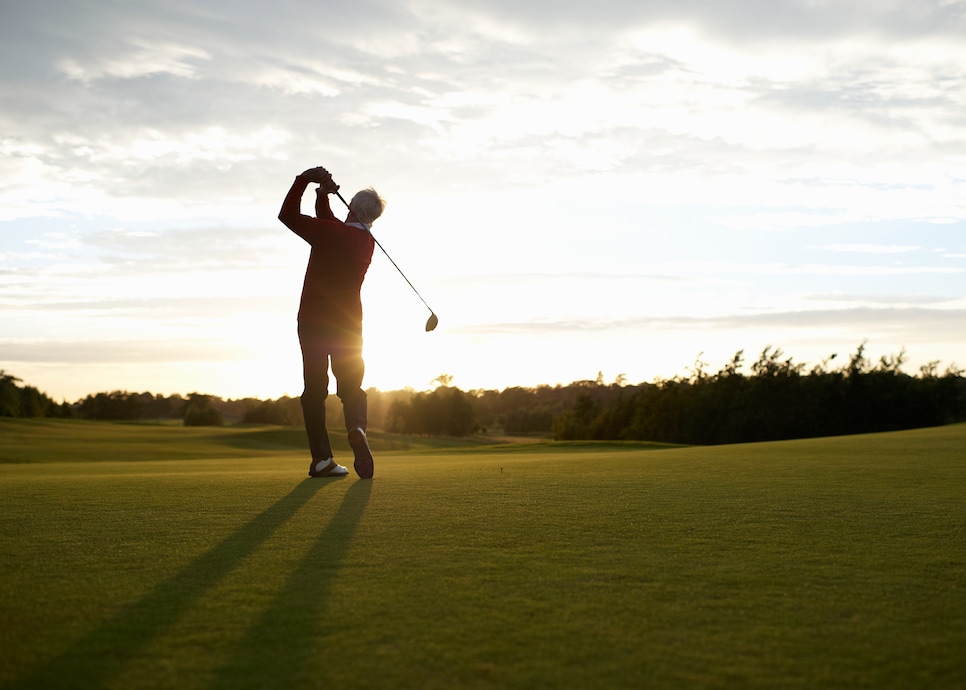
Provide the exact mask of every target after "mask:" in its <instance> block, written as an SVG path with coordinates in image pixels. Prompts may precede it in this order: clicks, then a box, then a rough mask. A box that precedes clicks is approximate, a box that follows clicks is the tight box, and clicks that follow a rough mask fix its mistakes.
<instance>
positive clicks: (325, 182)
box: [278, 168, 386, 479]
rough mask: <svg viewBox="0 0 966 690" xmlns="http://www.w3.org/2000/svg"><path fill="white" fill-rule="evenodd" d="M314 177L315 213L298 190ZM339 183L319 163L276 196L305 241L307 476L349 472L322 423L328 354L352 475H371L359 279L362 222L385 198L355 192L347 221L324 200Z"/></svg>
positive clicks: (366, 240)
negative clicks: (282, 198)
mask: <svg viewBox="0 0 966 690" xmlns="http://www.w3.org/2000/svg"><path fill="white" fill-rule="evenodd" d="M310 183H317V184H318V185H319V188H318V189H317V190H316V199H315V215H316V217H315V218H312V217H311V216H306V215H303V214H302V212H301V202H302V195H303V194H304V193H305V189H306V187H308V185H309V184H310ZM338 190H339V186H338V185H337V184H335V183H334V182H333V181H332V175H330V174H329V172H328V171H327V170H326V169H325V168H310V169H309V170H306V171H305V172H303V173H302V174H301V175H298V176H297V177H296V178H295V182H293V183H292V187H291V189H289V191H288V194H287V195H286V196H285V201H283V202H282V210H281V211H279V214H278V219H279V220H280V221H282V223H284V224H285V226H286V227H288V228H289V229H290V230H291V231H292V232H294V233H295V234H296V235H298V236H299V237H301V238H302V239H303V240H305V241H306V242H308V243H309V245H310V246H311V247H312V249H311V252H310V253H309V263H308V267H307V268H306V269H305V282H304V283H303V285H302V301H301V304H300V306H299V313H298V334H299V345H300V346H301V348H302V376H303V379H304V382H305V389H304V390H303V392H302V400H301V402H302V414H303V416H304V418H305V433H306V435H307V436H308V439H309V449H310V451H311V453H312V463H311V464H310V465H309V476H310V477H344V476H346V475H347V474H348V473H349V471H348V470H347V469H346V468H345V467H343V466H342V465H340V464H338V463H337V462H336V461H335V459H334V458H333V454H332V445H331V444H330V442H329V434H328V431H327V430H326V426H325V400H326V398H327V397H328V395H329V361H330V360H331V362H332V374H333V376H335V379H336V395H338V396H339V399H340V400H341V401H342V408H343V411H344V412H345V425H346V431H347V432H348V437H349V445H350V446H351V447H352V451H353V455H354V456H355V462H354V463H353V467H354V468H355V471H356V474H358V475H359V476H360V477H361V478H363V479H371V478H372V473H373V464H372V452H371V451H370V450H369V442H368V440H367V439H366V428H367V423H368V407H367V401H366V393H365V391H364V390H362V377H363V375H364V373H365V364H364V362H363V360H362V298H361V295H360V292H361V290H362V281H363V280H365V277H366V271H367V270H368V268H369V264H370V262H371V261H372V252H373V248H374V246H375V244H374V242H373V239H372V235H371V234H369V230H368V228H367V227H366V226H367V225H369V224H371V223H372V222H373V221H374V220H376V218H378V217H379V216H380V215H382V211H383V209H384V208H385V205H386V202H385V201H383V200H382V199H381V198H380V197H379V195H378V194H377V193H376V191H375V190H374V189H372V188H369V189H364V190H362V191H360V192H358V193H357V194H356V195H355V196H354V197H352V200H351V201H350V202H349V213H348V215H347V216H346V219H345V222H342V221H340V220H338V219H337V218H336V217H335V215H334V214H333V213H332V209H331V207H330V206H329V194H334V193H335V192H337V191H338Z"/></svg>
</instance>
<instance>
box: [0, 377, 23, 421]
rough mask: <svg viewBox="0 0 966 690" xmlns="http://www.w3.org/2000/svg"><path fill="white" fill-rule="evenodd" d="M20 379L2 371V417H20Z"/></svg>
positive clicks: (0, 382) (0, 408)
mask: <svg viewBox="0 0 966 690" xmlns="http://www.w3.org/2000/svg"><path fill="white" fill-rule="evenodd" d="M18 383H20V379H18V378H17V377H16V376H11V375H10V374H8V373H7V372H6V371H4V370H2V369H0V417H19V416H20V410H21V398H20V387H19V386H18V385H17V384H18Z"/></svg>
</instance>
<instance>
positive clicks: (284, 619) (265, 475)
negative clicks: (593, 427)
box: [0, 420, 966, 689]
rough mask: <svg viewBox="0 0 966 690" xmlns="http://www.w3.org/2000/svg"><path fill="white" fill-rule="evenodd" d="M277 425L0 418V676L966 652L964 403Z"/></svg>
mask: <svg viewBox="0 0 966 690" xmlns="http://www.w3.org/2000/svg"><path fill="white" fill-rule="evenodd" d="M294 433H296V432H290V431H286V430H276V429H268V428H253V429H239V428H225V429H185V428H183V427H177V426H160V425H155V426H153V425H124V424H101V423H85V422H76V421H70V420H64V421H44V420H38V421H35V420H26V421H19V420H18V421H4V422H0V461H2V463H3V464H0V494H2V496H3V501H2V502H0V553H2V554H3V555H4V557H3V559H0V583H2V584H0V621H2V623H0V649H3V650H4V652H3V654H2V655H0V686H3V687H11V688H48V687H76V686H80V685H82V686H84V687H88V688H130V687H145V688H175V687H177V688H274V687H277V688H292V687H307V688H314V687H318V688H333V687H338V688H406V687H413V688H421V689H423V688H536V687H543V688H642V687H648V688H664V687H667V688H679V687H689V688H733V687H743V688H747V687H751V688H775V687H803V688H806V687H807V688H815V687H823V688H826V687H849V688H862V687H867V688H910V687H929V688H943V687H949V688H953V687H961V682H962V679H963V678H964V677H966V661H964V660H963V655H962V649H963V648H966V597H964V596H963V592H964V591H966V547H964V541H963V536H964V534H966V502H964V501H963V497H964V496H966V453H964V452H963V451H964V450H966V425H956V426H951V427H941V428H936V429H923V430H916V431H909V432H900V433H893V434H880V435H868V436H853V437H840V438H834V439H814V440H809V441H796V442H784V443H768V444H754V445H735V446H720V447H714V448H699V447H691V448H663V449H660V448H658V449H650V448H648V447H642V446H637V445H624V444H603V445H600V444H598V445H584V446H581V445H567V446H562V445H559V444H542V445H530V446H527V447H519V448H510V447H494V448H478V447H477V448H470V449H464V448H459V447H449V448H446V447H442V446H441V444H432V446H433V447H429V446H428V445H423V446H421V447H411V448H403V447H401V446H402V444H403V443H404V441H403V440H401V439H391V438H389V437H383V438H379V437H374V438H373V448H374V450H375V452H376V456H377V460H376V477H375V479H374V480H373V481H371V482H363V481H359V480H356V479H355V478H353V477H350V478H347V479H342V480H309V479H307V478H305V476H304V474H305V469H306V461H305V458H304V451H302V450H301V445H302V441H301V439H299V438H296V437H295V436H294V435H292V434H294ZM299 433H300V432H299ZM410 442H411V441H410ZM380 443H384V445H382V446H381V445H380ZM394 443H395V444H398V445H399V446H400V447H397V448H392V447H391V446H392V444H394ZM337 452H338V451H337ZM342 459H347V456H345V455H344V456H342ZM102 460H110V462H103V461H102Z"/></svg>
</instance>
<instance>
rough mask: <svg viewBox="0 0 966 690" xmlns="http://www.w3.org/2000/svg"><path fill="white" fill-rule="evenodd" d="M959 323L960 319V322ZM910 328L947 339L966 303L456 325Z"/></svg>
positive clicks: (965, 332)
mask: <svg viewBox="0 0 966 690" xmlns="http://www.w3.org/2000/svg"><path fill="white" fill-rule="evenodd" d="M960 324H962V325H960ZM841 326H848V327H849V328H850V329H856V330H858V331H861V329H863V328H866V329H875V330H886V331H890V332H909V333H914V332H915V331H916V330H917V329H920V328H923V329H929V330H930V332H932V330H933V329H938V328H942V329H944V330H945V331H946V333H947V336H948V340H949V342H956V341H958V340H962V339H963V338H964V337H966V309H925V308H918V307H894V308H870V307H855V308H850V309H824V310H812V311H788V312H769V313H761V314H727V315H721V316H700V317H692V316H670V317H649V316H641V317H629V318H617V319H598V318H574V319H558V320H547V321H542V320H539V319H538V320H534V321H527V322H517V323H490V324H477V325H469V326H462V327H459V328H457V329H456V330H457V331H458V332H459V333H462V334H467V335H501V336H503V335H514V334H516V335H519V336H522V335H523V334H525V333H531V334H541V335H545V334H556V335H563V334H567V333H587V332H596V333H600V334H604V333H608V332H615V331H616V332H619V331H625V332H629V331H655V332H656V331H688V330H713V329H716V328H728V329H736V328H737V329H741V328H762V327H766V328H774V327H791V328H794V329H803V330H807V329H813V328H818V327H841Z"/></svg>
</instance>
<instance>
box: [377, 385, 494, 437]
mask: <svg viewBox="0 0 966 690" xmlns="http://www.w3.org/2000/svg"><path fill="white" fill-rule="evenodd" d="M386 428H387V430H388V431H392V432H396V433H402V434H417V435H428V436H442V435H445V436H467V435H469V434H471V433H473V432H474V431H475V430H476V415H475V412H474V410H473V404H472V402H471V400H470V397H469V396H467V395H466V394H465V393H464V392H463V391H461V390H460V389H459V388H448V387H440V388H437V389H436V390H434V391H432V392H431V393H414V394H413V395H412V396H411V397H410V399H409V400H395V401H393V403H392V404H391V405H390V407H389V412H388V414H387V426H386Z"/></svg>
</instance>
